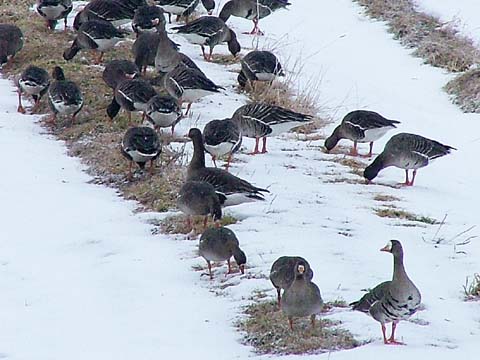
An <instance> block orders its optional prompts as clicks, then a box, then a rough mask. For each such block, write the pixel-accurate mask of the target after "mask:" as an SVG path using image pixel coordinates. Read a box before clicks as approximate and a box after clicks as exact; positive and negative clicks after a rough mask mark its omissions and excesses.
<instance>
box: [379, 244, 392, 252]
mask: <svg viewBox="0 0 480 360" xmlns="http://www.w3.org/2000/svg"><path fill="white" fill-rule="evenodd" d="M380 251H385V252H391V251H392V249H390V247H389V246H388V245H386V246H384V247H382V248H381V249H380Z"/></svg>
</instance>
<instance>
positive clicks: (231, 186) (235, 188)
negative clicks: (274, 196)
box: [187, 128, 269, 206]
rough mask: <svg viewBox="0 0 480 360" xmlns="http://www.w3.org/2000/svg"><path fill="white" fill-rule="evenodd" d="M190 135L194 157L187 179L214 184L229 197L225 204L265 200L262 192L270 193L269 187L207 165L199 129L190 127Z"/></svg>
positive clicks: (216, 188) (217, 189)
mask: <svg viewBox="0 0 480 360" xmlns="http://www.w3.org/2000/svg"><path fill="white" fill-rule="evenodd" d="M188 137H189V138H190V139H192V141H193V157H192V160H191V161H190V165H189V166H188V170H187V180H192V181H206V182H208V183H210V184H211V185H213V187H214V188H215V190H216V191H218V192H221V193H223V194H225V196H226V197H227V199H226V201H225V204H224V206H231V205H237V204H241V203H244V202H252V201H256V200H265V198H264V195H263V194H262V192H267V193H268V192H269V191H268V190H267V189H262V188H258V187H255V186H253V185H252V184H250V183H249V182H247V181H245V180H243V179H240V178H239V177H236V176H235V175H232V174H230V173H229V172H227V171H225V170H223V169H218V168H213V167H205V148H204V146H203V137H202V133H201V132H200V130H199V129H196V128H193V129H190V131H189V132H188Z"/></svg>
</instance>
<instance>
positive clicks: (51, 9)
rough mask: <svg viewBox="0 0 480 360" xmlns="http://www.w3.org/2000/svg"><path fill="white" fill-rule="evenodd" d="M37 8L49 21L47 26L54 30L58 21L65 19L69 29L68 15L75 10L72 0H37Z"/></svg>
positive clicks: (65, 26) (65, 27)
mask: <svg viewBox="0 0 480 360" xmlns="http://www.w3.org/2000/svg"><path fill="white" fill-rule="evenodd" d="M36 10H37V12H38V14H39V15H40V16H42V17H43V18H44V19H45V20H46V21H47V27H48V28H49V29H50V30H54V29H55V26H56V25H57V21H58V20H61V19H63V24H64V30H67V16H68V14H70V13H71V12H72V10H73V4H72V0H37V6H36Z"/></svg>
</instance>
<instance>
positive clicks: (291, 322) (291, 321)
mask: <svg viewBox="0 0 480 360" xmlns="http://www.w3.org/2000/svg"><path fill="white" fill-rule="evenodd" d="M288 325H289V326H290V330H292V331H293V318H292V317H289V318H288Z"/></svg>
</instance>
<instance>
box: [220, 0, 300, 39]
mask: <svg viewBox="0 0 480 360" xmlns="http://www.w3.org/2000/svg"><path fill="white" fill-rule="evenodd" d="M288 5H291V4H290V3H289V2H288V1H286V0H258V1H257V0H230V1H229V2H227V3H226V4H225V5H224V6H223V8H222V10H221V11H220V15H218V17H219V18H220V19H222V20H223V21H225V22H227V20H228V19H229V18H230V16H236V17H241V18H244V19H247V20H252V21H253V25H254V26H253V29H252V31H251V32H250V33H249V34H251V35H254V34H256V35H263V32H262V31H261V30H260V28H259V27H258V21H259V20H260V19H263V18H264V17H267V16H268V15H270V14H271V13H273V12H274V11H276V10H278V9H285V8H286V7H287V6H288Z"/></svg>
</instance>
